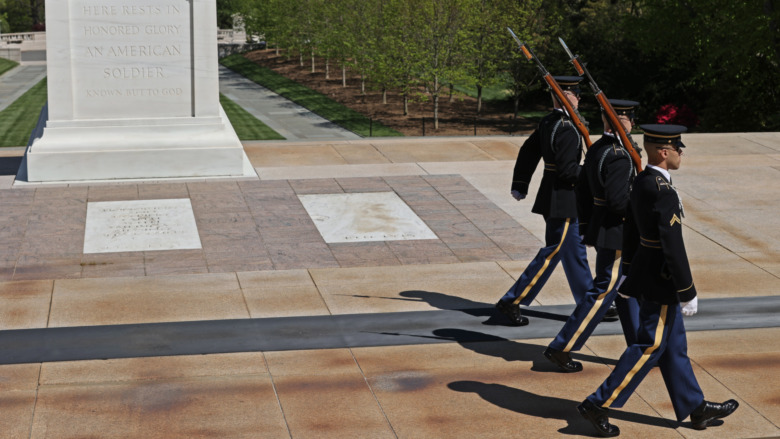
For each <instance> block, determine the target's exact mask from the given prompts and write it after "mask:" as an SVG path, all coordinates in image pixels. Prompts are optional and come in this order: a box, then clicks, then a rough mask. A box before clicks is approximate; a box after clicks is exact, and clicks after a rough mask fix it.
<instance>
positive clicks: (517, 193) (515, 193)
mask: <svg viewBox="0 0 780 439" xmlns="http://www.w3.org/2000/svg"><path fill="white" fill-rule="evenodd" d="M512 197H514V199H515V200H517V201H520V200H522V199H523V198H525V194H521V193H520V191H512Z"/></svg>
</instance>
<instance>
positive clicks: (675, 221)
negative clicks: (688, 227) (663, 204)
mask: <svg viewBox="0 0 780 439" xmlns="http://www.w3.org/2000/svg"><path fill="white" fill-rule="evenodd" d="M674 223H677V224H679V225H682V222H681V221H680V218H679V217H678V216H677V214H676V213H675V214H674V215H672V220H671V221H669V226H673V225H674Z"/></svg>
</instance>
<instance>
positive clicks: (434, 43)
mask: <svg viewBox="0 0 780 439" xmlns="http://www.w3.org/2000/svg"><path fill="white" fill-rule="evenodd" d="M462 1H463V0H423V1H419V2H418V7H417V13H416V14H415V15H414V16H413V17H412V23H413V27H412V29H413V31H412V38H415V40H416V41H417V42H418V44H419V46H418V47H419V51H417V52H416V54H419V58H418V59H417V63H416V64H417V68H418V74H419V80H420V82H421V83H422V85H423V86H424V87H425V89H426V90H427V92H428V94H429V95H430V97H431V100H432V101H433V127H434V129H439V99H440V97H441V94H442V92H443V90H444V88H445V87H446V85H447V84H449V83H452V82H457V81H458V80H460V79H462V78H463V77H464V76H465V73H464V70H463V69H462V68H461V66H462V64H461V52H460V51H459V47H460V45H461V44H462V43H463V40H464V37H465V16H464V11H463V8H462V7H461V3H462Z"/></svg>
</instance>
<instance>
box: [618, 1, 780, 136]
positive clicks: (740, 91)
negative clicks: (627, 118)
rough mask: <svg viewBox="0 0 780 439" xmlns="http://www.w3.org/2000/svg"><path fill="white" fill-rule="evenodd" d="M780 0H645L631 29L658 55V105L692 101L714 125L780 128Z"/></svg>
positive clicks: (708, 123) (650, 80)
mask: <svg viewBox="0 0 780 439" xmlns="http://www.w3.org/2000/svg"><path fill="white" fill-rule="evenodd" d="M776 3H777V2H776V0H764V1H761V2H758V1H754V2H733V1H727V0H684V1H683V0H665V1H662V2H655V1H650V0H645V1H642V2H639V3H638V4H639V8H640V13H639V14H637V16H636V18H634V19H633V20H631V21H629V22H628V27H627V31H630V32H631V37H632V38H633V39H634V41H635V42H636V44H637V46H638V47H639V50H641V51H642V52H644V53H646V54H648V55H649V57H651V59H653V61H654V62H655V71H656V72H657V73H656V75H655V76H651V77H647V76H645V77H644V78H643V80H644V81H645V82H648V83H660V84H662V85H663V86H665V87H664V88H663V89H655V90H654V91H655V95H652V96H648V98H649V100H650V101H651V102H652V105H654V106H660V105H661V104H665V103H673V104H683V103H686V104H688V105H689V106H690V107H692V108H693V109H694V111H696V112H697V113H698V114H699V117H700V119H701V126H702V128H704V129H705V130H708V131H745V130H750V131H752V130H772V129H778V128H780V112H779V111H778V110H777V108H778V107H777V102H778V100H779V99H780V68H778V67H780V65H779V63H780V53H779V52H780V46H779V45H778V40H779V38H780V34H778V22H780V10H778V6H777V4H776Z"/></svg>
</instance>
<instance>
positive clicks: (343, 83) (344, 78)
mask: <svg viewBox="0 0 780 439" xmlns="http://www.w3.org/2000/svg"><path fill="white" fill-rule="evenodd" d="M341 86H342V87H346V86H347V66H341Z"/></svg>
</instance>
